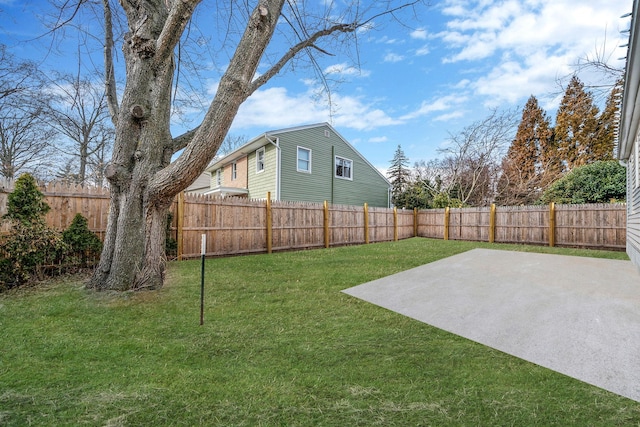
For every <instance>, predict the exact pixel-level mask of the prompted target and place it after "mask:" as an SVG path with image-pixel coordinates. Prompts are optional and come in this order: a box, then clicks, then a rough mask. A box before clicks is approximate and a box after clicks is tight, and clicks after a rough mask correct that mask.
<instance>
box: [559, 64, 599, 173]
mask: <svg viewBox="0 0 640 427" xmlns="http://www.w3.org/2000/svg"><path fill="white" fill-rule="evenodd" d="M597 116H598V107H596V106H595V104H594V102H593V96H592V95H591V93H589V92H587V91H585V89H584V84H583V83H582V82H581V81H580V79H578V77H577V76H573V77H572V78H571V81H570V82H569V84H568V85H567V89H566V91H565V94H564V97H563V98H562V102H561V103H560V108H559V109H558V114H557V116H556V127H555V138H556V143H557V144H558V150H559V153H560V157H561V159H562V162H563V165H564V170H565V171H570V170H571V169H573V168H574V167H576V166H581V165H585V164H587V163H591V162H593V161H595V160H594V156H593V151H594V150H593V144H594V141H596V140H597V138H596V135H597V132H598V118H597Z"/></svg>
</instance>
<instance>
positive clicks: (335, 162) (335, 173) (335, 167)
mask: <svg viewBox="0 0 640 427" xmlns="http://www.w3.org/2000/svg"><path fill="white" fill-rule="evenodd" d="M338 159H340V160H343V161H347V162H349V166H350V167H349V176H348V177H347V176H340V175H338ZM342 167H343V168H344V165H343V166H342ZM333 176H334V177H335V178H339V179H346V180H348V181H353V160H351V159H347V158H346V157H342V156H337V155H336V156H334V157H333Z"/></svg>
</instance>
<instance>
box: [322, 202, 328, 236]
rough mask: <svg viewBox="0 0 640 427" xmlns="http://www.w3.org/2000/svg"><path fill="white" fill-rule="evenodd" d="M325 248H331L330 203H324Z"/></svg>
mask: <svg viewBox="0 0 640 427" xmlns="http://www.w3.org/2000/svg"><path fill="white" fill-rule="evenodd" d="M323 226H324V227H323V228H324V247H325V248H328V247H329V202H327V201H326V200H325V201H324V224H323Z"/></svg>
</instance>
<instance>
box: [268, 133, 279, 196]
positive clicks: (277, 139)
mask: <svg viewBox="0 0 640 427" xmlns="http://www.w3.org/2000/svg"><path fill="white" fill-rule="evenodd" d="M264 137H265V138H266V140H267V141H269V142H270V143H271V144H273V146H274V147H276V194H275V196H276V197H275V200H278V201H279V200H280V157H281V156H280V138H278V137H276V140H275V141H272V140H271V139H270V138H269V135H268V134H266V133H265V134H264Z"/></svg>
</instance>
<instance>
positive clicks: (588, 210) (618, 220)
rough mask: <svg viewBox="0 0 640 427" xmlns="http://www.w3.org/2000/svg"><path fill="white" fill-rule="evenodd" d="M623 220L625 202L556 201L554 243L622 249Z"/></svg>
mask: <svg viewBox="0 0 640 427" xmlns="http://www.w3.org/2000/svg"><path fill="white" fill-rule="evenodd" d="M626 221H627V216H626V209H625V205H620V204H588V205H556V244H557V245H558V246H581V247H588V248H612V249H625V247H626Z"/></svg>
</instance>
